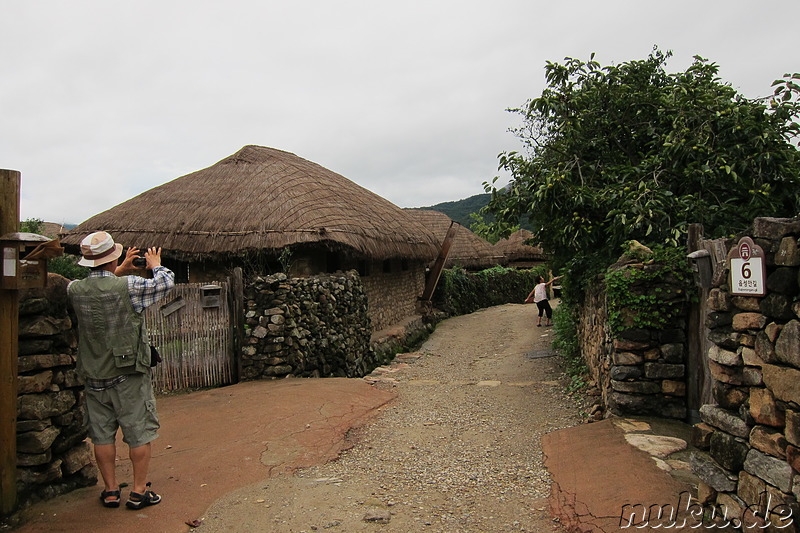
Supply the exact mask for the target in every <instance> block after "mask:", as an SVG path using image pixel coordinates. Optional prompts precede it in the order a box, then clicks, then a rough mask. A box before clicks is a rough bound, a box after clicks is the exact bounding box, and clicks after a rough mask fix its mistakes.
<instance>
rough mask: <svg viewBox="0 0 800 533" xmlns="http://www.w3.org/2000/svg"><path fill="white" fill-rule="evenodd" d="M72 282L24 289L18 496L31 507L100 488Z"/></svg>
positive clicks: (51, 278) (51, 279)
mask: <svg viewBox="0 0 800 533" xmlns="http://www.w3.org/2000/svg"><path fill="white" fill-rule="evenodd" d="M67 283H68V281H67V280H66V279H65V278H63V277H61V276H59V275H57V274H49V275H48V282H47V288H45V289H29V290H25V291H20V302H19V315H20V316H19V362H18V363H19V364H18V372H19V374H18V378H17V385H18V390H17V395H18V396H17V495H18V502H19V504H21V505H25V504H26V503H29V502H34V501H37V500H41V499H48V498H52V497H54V496H56V495H58V494H63V493H65V492H68V491H70V490H73V489H75V488H77V487H83V486H89V485H94V484H95V483H96V482H97V470H96V468H95V466H94V464H93V463H92V461H91V455H90V448H89V444H88V442H86V440H85V439H86V435H87V432H86V427H85V425H84V403H83V385H82V384H81V383H80V382H79V381H78V376H77V373H76V371H75V354H76V347H77V336H76V335H75V331H74V329H73V327H72V324H73V320H72V319H71V318H70V316H69V314H68V312H67V292H66V287H67Z"/></svg>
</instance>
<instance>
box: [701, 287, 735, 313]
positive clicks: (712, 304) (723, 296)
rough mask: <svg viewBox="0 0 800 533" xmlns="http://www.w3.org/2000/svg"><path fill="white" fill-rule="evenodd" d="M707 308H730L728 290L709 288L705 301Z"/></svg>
mask: <svg viewBox="0 0 800 533" xmlns="http://www.w3.org/2000/svg"><path fill="white" fill-rule="evenodd" d="M706 303H707V305H708V308H709V309H710V310H712V311H730V310H731V296H730V293H729V292H728V291H723V290H721V289H718V288H714V289H711V290H710V291H709V292H708V300H707V301H706Z"/></svg>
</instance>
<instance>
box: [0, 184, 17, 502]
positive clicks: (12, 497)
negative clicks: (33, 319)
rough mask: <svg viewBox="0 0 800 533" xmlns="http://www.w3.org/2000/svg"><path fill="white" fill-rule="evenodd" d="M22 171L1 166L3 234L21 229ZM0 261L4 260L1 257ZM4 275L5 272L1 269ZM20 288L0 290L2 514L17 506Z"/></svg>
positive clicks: (0, 498) (1, 225)
mask: <svg viewBox="0 0 800 533" xmlns="http://www.w3.org/2000/svg"><path fill="white" fill-rule="evenodd" d="M19 188H20V173H19V172H18V171H16V170H4V169H0V202H2V203H1V204H0V235H5V234H6V233H11V232H15V231H19ZM0 260H2V259H1V258H0ZM0 275H2V272H0ZM18 331H19V302H18V301H17V291H15V290H7V289H0V514H2V515H7V514H10V513H11V511H13V510H14V508H15V507H16V505H17V364H18V361H17V355H18V353H19V344H18V342H19V339H18V336H19V334H18Z"/></svg>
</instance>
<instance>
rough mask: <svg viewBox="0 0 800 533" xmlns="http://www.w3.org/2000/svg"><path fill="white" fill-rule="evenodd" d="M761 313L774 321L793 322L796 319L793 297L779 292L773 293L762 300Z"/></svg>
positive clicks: (760, 304)
mask: <svg viewBox="0 0 800 533" xmlns="http://www.w3.org/2000/svg"><path fill="white" fill-rule="evenodd" d="M759 311H761V313H762V314H763V315H766V316H768V317H770V318H772V319H776V320H791V319H792V318H794V311H793V310H792V297H791V296H787V295H785V294H779V293H777V292H771V293H769V294H767V295H766V296H764V297H763V298H762V299H761V302H760V303H759Z"/></svg>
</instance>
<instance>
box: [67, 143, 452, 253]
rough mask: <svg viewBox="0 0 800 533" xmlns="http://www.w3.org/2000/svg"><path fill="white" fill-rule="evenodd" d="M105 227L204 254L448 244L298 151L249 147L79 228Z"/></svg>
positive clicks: (77, 233) (130, 240)
mask: <svg viewBox="0 0 800 533" xmlns="http://www.w3.org/2000/svg"><path fill="white" fill-rule="evenodd" d="M98 230H104V231H108V232H109V233H111V235H112V236H113V237H114V239H115V240H116V241H118V242H120V243H122V244H123V245H125V246H136V247H139V248H143V247H148V246H161V247H163V248H164V250H165V251H169V253H170V254H173V255H175V256H184V257H187V256H188V257H197V256H208V255H216V254H241V253H243V252H248V251H254V250H265V249H266V250H274V251H277V250H279V249H281V248H283V247H285V246H287V245H297V244H306V243H322V244H324V245H328V246H330V247H334V248H337V247H339V248H340V247H342V246H344V247H347V248H348V249H351V250H354V251H356V252H357V253H359V254H361V255H363V256H365V257H370V258H375V259H388V258H390V257H403V258H410V259H421V260H425V261H428V260H431V259H433V258H435V257H436V255H437V253H438V244H439V243H438V241H437V240H436V238H435V237H434V236H433V235H432V234H431V233H430V232H428V231H427V230H426V229H425V228H424V227H423V226H422V225H420V224H419V223H418V222H417V221H416V220H415V219H414V218H413V217H412V216H411V215H409V214H407V213H406V212H405V211H404V210H403V209H401V208H399V207H397V206H396V205H394V204H392V203H391V202H389V201H388V200H385V199H384V198H381V197H380V196H378V195H376V194H375V193H372V192H370V191H368V190H367V189H364V188H363V187H360V186H358V185H356V184H355V183H353V182H352V181H350V180H348V179H347V178H345V177H343V176H341V175H339V174H337V173H335V172H332V171H330V170H328V169H326V168H323V167H321V166H320V165H317V164H316V163H312V162H311V161H307V160H305V159H303V158H301V157H298V156H296V155H294V154H291V153H289V152H284V151H282V150H276V149H274V148H265V147H262V146H245V147H244V148H242V149H241V150H239V151H238V152H237V153H235V154H234V155H232V156H230V157H226V158H225V159H223V160H222V161H220V162H218V163H216V164H215V165H212V166H210V167H208V168H206V169H203V170H199V171H197V172H192V173H191V174H187V175H185V176H182V177H180V178H177V179H174V180H172V181H170V182H168V183H165V184H164V185H161V186H159V187H155V188H153V189H150V190H149V191H146V192H144V193H142V194H140V195H139V196H136V197H135V198H132V199H130V200H128V201H126V202H123V203H121V204H119V205H117V206H116V207H113V208H111V209H109V210H108V211H105V212H103V213H100V214H99V215H95V216H93V217H92V218H90V219H88V220H86V221H85V222H83V223H82V224H80V225H79V226H78V227H76V228H75V229H73V230H71V231H70V232H69V233H68V234H67V235H66V236H65V237H64V238H63V239H62V242H63V243H64V244H66V245H77V244H79V243H80V240H81V239H82V238H83V237H84V236H85V235H88V234H89V233H91V232H93V231H98Z"/></svg>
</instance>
